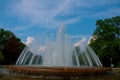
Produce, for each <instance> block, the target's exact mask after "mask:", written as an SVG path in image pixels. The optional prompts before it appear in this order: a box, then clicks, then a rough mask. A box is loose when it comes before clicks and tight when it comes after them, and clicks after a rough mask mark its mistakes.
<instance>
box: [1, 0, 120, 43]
mask: <svg viewBox="0 0 120 80" xmlns="http://www.w3.org/2000/svg"><path fill="white" fill-rule="evenodd" d="M113 16H120V0H0V28H4V29H7V30H11V31H12V32H14V33H15V35H16V36H17V37H19V38H21V40H22V41H23V42H26V40H31V39H36V38H39V39H41V38H43V37H45V35H49V34H50V33H52V34H54V36H55V33H56V32H57V30H58V29H59V27H60V25H61V24H62V23H65V26H66V33H67V34H69V35H71V36H72V37H73V38H81V37H86V38H89V37H90V36H91V35H92V33H93V31H94V30H95V28H96V26H95V23H96V20H99V19H105V18H110V17H113ZM41 40H42V39H41Z"/></svg>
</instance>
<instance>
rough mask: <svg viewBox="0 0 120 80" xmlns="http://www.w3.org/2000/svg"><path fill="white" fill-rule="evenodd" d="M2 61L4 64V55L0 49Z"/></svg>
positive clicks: (0, 60)
mask: <svg viewBox="0 0 120 80" xmlns="http://www.w3.org/2000/svg"><path fill="white" fill-rule="evenodd" d="M0 63H1V64H3V63H4V56H3V53H2V51H1V50H0Z"/></svg>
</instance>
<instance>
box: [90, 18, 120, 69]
mask: <svg viewBox="0 0 120 80" xmlns="http://www.w3.org/2000/svg"><path fill="white" fill-rule="evenodd" d="M90 45H91V46H92V48H93V49H94V50H95V52H96V53H97V55H98V56H99V58H100V60H101V62H102V64H103V66H107V67H108V66H111V63H112V64H113V65H114V67H120V16H116V17H112V18H109V19H104V20H98V21H97V22H96V30H95V31H94V33H93V38H92V39H91V43H90Z"/></svg>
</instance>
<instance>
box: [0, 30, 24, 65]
mask: <svg viewBox="0 0 120 80" xmlns="http://www.w3.org/2000/svg"><path fill="white" fill-rule="evenodd" d="M24 46H25V45H24V44H23V43H22V42H21V41H20V39H19V38H17V37H16V36H15V35H14V34H13V33H12V32H11V31H8V30H4V29H1V28H0V50H1V52H0V60H1V61H2V62H0V64H15V62H16V60H17V58H18V56H19V55H20V53H21V51H22V49H23V48H24Z"/></svg>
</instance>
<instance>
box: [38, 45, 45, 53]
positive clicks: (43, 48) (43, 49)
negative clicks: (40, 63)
mask: <svg viewBox="0 0 120 80" xmlns="http://www.w3.org/2000/svg"><path fill="white" fill-rule="evenodd" d="M38 50H39V51H40V52H42V53H44V52H45V50H46V46H41V47H40V48H39V49H38Z"/></svg>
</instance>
